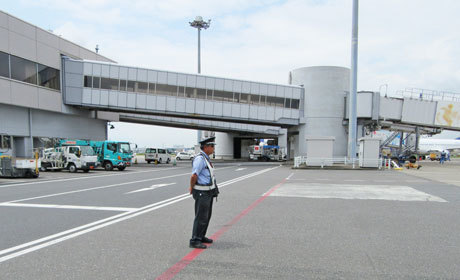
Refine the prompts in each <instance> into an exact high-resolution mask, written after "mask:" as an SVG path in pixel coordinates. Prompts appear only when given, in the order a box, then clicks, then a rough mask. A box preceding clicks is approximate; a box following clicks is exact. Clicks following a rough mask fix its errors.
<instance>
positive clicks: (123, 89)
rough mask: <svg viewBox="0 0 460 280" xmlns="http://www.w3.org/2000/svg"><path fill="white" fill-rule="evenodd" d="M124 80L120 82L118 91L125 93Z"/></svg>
mask: <svg viewBox="0 0 460 280" xmlns="http://www.w3.org/2000/svg"><path fill="white" fill-rule="evenodd" d="M126 84H127V82H126V80H120V90H121V91H126Z"/></svg>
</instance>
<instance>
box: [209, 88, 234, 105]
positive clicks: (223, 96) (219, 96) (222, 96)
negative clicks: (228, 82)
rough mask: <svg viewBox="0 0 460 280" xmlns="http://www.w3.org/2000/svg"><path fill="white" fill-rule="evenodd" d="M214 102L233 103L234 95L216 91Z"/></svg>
mask: <svg viewBox="0 0 460 280" xmlns="http://www.w3.org/2000/svg"><path fill="white" fill-rule="evenodd" d="M213 100H216V101H227V102H232V101H233V93H232V92H228V91H222V90H215V91H214V99H213Z"/></svg>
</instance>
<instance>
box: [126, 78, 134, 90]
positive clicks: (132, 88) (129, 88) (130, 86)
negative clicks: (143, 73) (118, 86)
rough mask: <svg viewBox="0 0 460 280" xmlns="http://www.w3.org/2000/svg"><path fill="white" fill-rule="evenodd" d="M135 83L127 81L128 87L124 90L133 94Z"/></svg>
mask: <svg viewBox="0 0 460 280" xmlns="http://www.w3.org/2000/svg"><path fill="white" fill-rule="evenodd" d="M135 83H136V82H135V81H128V87H127V88H126V91H130V92H134V85H135Z"/></svg>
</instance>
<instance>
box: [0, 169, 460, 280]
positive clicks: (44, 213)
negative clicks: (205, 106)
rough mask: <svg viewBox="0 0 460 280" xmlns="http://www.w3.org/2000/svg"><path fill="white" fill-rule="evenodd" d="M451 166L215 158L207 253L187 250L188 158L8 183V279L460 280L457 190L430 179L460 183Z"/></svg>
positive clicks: (0, 200)
mask: <svg viewBox="0 0 460 280" xmlns="http://www.w3.org/2000/svg"><path fill="white" fill-rule="evenodd" d="M447 164H450V165H446V166H444V167H445V168H444V169H442V170H438V169H437V168H440V167H438V166H434V165H433V168H432V170H434V171H430V168H429V166H428V165H429V164H426V165H424V166H423V168H422V169H420V170H421V172H419V173H416V172H415V171H412V170H409V171H407V170H406V171H403V172H400V171H379V170H366V171H362V170H359V171H358V170H356V171H355V170H320V169H318V170H310V169H308V170H293V169H291V168H290V167H289V166H281V165H279V164H278V163H268V164H265V163H261V164H259V163H244V162H230V163H217V164H216V168H217V172H216V174H217V179H218V182H219V184H220V188H221V194H220V196H219V198H218V201H217V202H215V204H214V210H213V217H212V219H211V223H210V227H209V229H208V236H209V237H212V238H214V239H215V242H214V244H213V245H212V246H210V247H209V248H208V249H206V250H198V249H190V248H189V247H188V240H189V239H190V235H191V230H192V223H193V199H191V197H190V195H188V194H187V187H188V181H189V176H190V171H191V166H190V162H189V161H188V162H180V163H178V165H177V166H173V165H172V164H168V165H166V164H164V165H151V164H150V165H147V164H138V165H136V166H135V167H132V168H129V169H127V170H125V171H122V172H120V171H112V172H105V171H102V170H101V171H96V172H90V173H88V174H86V173H85V174H84V173H77V174H71V173H68V172H64V171H63V172H48V173H43V174H41V176H40V178H39V179H37V180H25V179H21V180H17V181H15V180H2V181H0V223H1V224H2V227H1V228H0V236H1V237H0V275H1V276H0V278H1V279H156V278H160V279H171V278H174V279H460V262H459V261H458V260H460V245H459V244H460V235H459V234H458V233H459V232H460V223H459V222H458V221H459V220H460V219H459V218H460V188H459V187H458V186H457V185H455V184H450V183H449V182H440V180H439V179H438V178H437V177H436V176H428V175H427V174H429V173H428V172H434V173H436V172H437V171H439V172H446V174H449V180H447V181H451V183H452V182H453V181H460V174H457V173H458V169H456V168H455V167H453V166H455V164H457V163H456V162H451V163H447ZM447 170H452V171H451V172H447ZM422 172H425V173H422ZM442 177H443V178H444V177H446V176H442Z"/></svg>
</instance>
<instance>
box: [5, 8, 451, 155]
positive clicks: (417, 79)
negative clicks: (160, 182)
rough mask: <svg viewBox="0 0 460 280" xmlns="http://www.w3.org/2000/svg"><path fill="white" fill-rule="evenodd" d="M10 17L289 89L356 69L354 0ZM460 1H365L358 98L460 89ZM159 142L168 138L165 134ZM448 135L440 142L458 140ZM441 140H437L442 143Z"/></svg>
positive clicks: (37, 11)
mask: <svg viewBox="0 0 460 280" xmlns="http://www.w3.org/2000/svg"><path fill="white" fill-rule="evenodd" d="M0 3H1V5H0V7H1V9H2V10H4V11H5V12H7V13H9V14H11V15H14V16H16V17H18V18H21V19H23V20H25V21H27V22H30V23H32V24H34V25H37V26H39V27H41V28H43V29H46V30H52V32H53V33H55V34H57V35H61V36H62V37H64V38H66V39H68V40H70V41H73V42H75V43H77V44H79V45H82V46H84V47H86V48H88V49H91V50H94V48H95V46H96V45H99V53H100V54H102V55H104V56H106V57H109V58H111V59H113V60H115V61H117V62H118V63H119V64H122V65H131V66H139V67H146V68H152V69H160V70H171V71H178V72H186V73H196V71H197V31H196V29H193V28H191V27H190V26H189V22H190V21H193V19H194V18H195V17H196V16H198V15H200V16H202V17H203V19H205V20H207V19H211V26H210V28H209V29H207V30H204V31H202V36H201V43H202V44H201V54H202V58H201V70H202V71H201V72H202V74H207V75H212V76H221V77H227V78H235V79H244V80H253V81H261V82H269V83H282V84H287V81H288V73H289V71H291V70H293V69H296V68H300V67H307V66H323V65H326V66H344V67H350V62H351V18H352V0H284V1H278V0H259V1H257V0H256V1H247V0H226V1H220V0H219V1H218V0H195V1H186V0H169V1H157V0H130V1H125V0H79V1H77V0H34V1H25V0H17V1H6V0H0ZM458 11H460V1H458V0H437V1H432V0H404V1H400V0H385V1H381V0H366V1H360V6H359V35H358V44H359V46H358V91H360V90H370V91H379V90H381V91H382V92H383V91H387V92H388V94H390V95H391V94H393V93H395V92H396V91H398V90H403V89H405V88H422V89H432V90H437V91H449V92H460V67H458V62H459V61H460V28H458V27H459V26H460V17H459V16H458ZM114 126H115V129H112V130H110V132H109V135H110V138H111V139H115V140H128V141H131V142H134V143H137V144H138V145H139V146H140V147H143V146H158V147H171V146H173V145H184V146H192V145H193V144H194V143H195V141H196V131H194V130H185V129H178V128H165V127H157V126H146V125H137V124H127V123H114ZM158 135H161V137H157V136H158ZM458 136H460V135H459V133H443V135H441V136H440V137H445V138H450V137H458ZM438 137H439V136H438Z"/></svg>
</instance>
